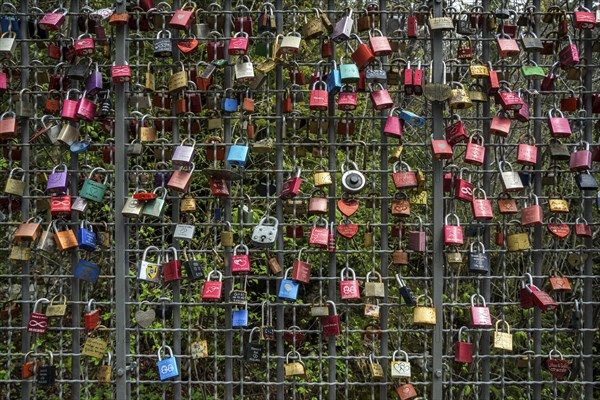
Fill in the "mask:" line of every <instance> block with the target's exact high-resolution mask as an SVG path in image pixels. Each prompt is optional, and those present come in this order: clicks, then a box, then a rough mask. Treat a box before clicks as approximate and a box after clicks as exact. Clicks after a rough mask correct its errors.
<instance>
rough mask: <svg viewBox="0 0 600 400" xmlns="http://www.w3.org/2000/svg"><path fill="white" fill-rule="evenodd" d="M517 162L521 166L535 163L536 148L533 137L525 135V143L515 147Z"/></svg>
mask: <svg viewBox="0 0 600 400" xmlns="http://www.w3.org/2000/svg"><path fill="white" fill-rule="evenodd" d="M517 162H518V163H519V164H522V165H535V164H536V163H537V147H536V146H535V139H534V138H533V136H531V135H527V143H520V144H519V146H518V147H517Z"/></svg>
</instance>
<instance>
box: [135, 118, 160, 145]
mask: <svg viewBox="0 0 600 400" xmlns="http://www.w3.org/2000/svg"><path fill="white" fill-rule="evenodd" d="M149 117H150V115H149V114H146V115H144V116H143V117H142V122H141V124H140V128H139V132H140V141H141V142H156V139H158V137H157V135H156V129H155V128H154V124H153V123H152V125H150V126H146V125H145V120H146V118H149Z"/></svg>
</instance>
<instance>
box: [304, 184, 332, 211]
mask: <svg viewBox="0 0 600 400" xmlns="http://www.w3.org/2000/svg"><path fill="white" fill-rule="evenodd" d="M328 211H329V200H328V199H327V196H326V195H325V192H324V191H323V190H320V189H315V190H313V191H312V193H311V195H310V199H309V202H308V214H310V215H325V214H327V212H328Z"/></svg>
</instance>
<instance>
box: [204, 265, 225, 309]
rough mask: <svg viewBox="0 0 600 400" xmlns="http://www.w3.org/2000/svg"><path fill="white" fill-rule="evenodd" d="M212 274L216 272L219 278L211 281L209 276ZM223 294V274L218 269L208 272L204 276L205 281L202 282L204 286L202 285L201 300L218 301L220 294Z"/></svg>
mask: <svg viewBox="0 0 600 400" xmlns="http://www.w3.org/2000/svg"><path fill="white" fill-rule="evenodd" d="M213 274H217V275H218V276H219V280H217V281H213V280H211V279H210V278H211V277H212V275H213ZM222 294H223V274H222V273H221V272H220V271H217V270H213V271H210V272H209V273H208V276H207V277H206V282H204V286H203V287H202V300H203V301H211V302H219V301H221V296H222Z"/></svg>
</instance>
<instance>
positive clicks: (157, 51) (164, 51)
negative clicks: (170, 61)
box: [154, 30, 173, 58]
mask: <svg viewBox="0 0 600 400" xmlns="http://www.w3.org/2000/svg"><path fill="white" fill-rule="evenodd" d="M172 55H173V42H172V41H171V32H170V31H168V30H162V31H160V32H158V33H157V34H156V39H154V57H159V58H168V57H171V56H172Z"/></svg>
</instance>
